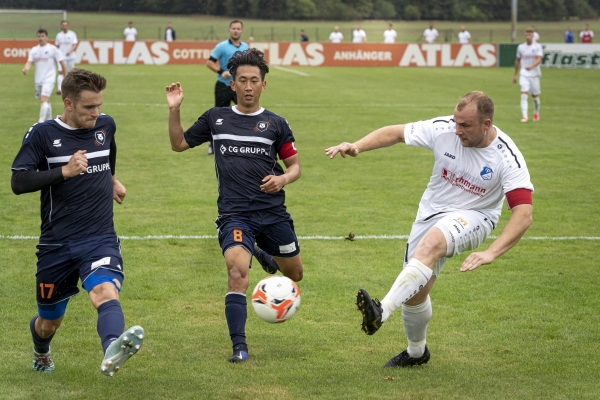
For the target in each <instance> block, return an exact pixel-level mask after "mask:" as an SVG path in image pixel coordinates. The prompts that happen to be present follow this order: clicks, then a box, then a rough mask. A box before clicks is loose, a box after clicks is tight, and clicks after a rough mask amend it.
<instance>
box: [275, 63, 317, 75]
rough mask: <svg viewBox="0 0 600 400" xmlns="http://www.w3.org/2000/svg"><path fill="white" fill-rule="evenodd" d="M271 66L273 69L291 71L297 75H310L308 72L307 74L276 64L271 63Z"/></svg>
mask: <svg viewBox="0 0 600 400" xmlns="http://www.w3.org/2000/svg"><path fill="white" fill-rule="evenodd" d="M271 68H275V69H278V70H280V71H285V72H292V73H294V74H298V75H302V76H310V75H309V74H307V73H305V72H300V71H296V70H295V69H289V68H283V67H280V66H278V65H273V66H271Z"/></svg>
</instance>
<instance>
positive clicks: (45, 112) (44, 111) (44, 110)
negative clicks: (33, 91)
mask: <svg viewBox="0 0 600 400" xmlns="http://www.w3.org/2000/svg"><path fill="white" fill-rule="evenodd" d="M48 107H50V103H48V102H47V101H44V102H42V103H41V104H40V119H39V120H38V122H44V121H45V120H46V115H48Z"/></svg>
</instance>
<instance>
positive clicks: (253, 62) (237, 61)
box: [227, 48, 269, 81]
mask: <svg viewBox="0 0 600 400" xmlns="http://www.w3.org/2000/svg"><path fill="white" fill-rule="evenodd" d="M242 65H250V66H253V67H258V68H259V69H260V76H261V78H262V80H263V81H264V80H265V75H266V74H267V73H268V72H269V66H268V65H267V62H266V61H265V54H264V53H263V52H262V51H260V50H258V49H256V48H252V49H248V50H244V51H236V52H235V53H233V56H232V57H231V58H230V59H229V62H228V63H227V69H228V70H229V73H230V74H231V76H232V77H233V79H234V80H235V75H236V73H237V69H238V67H239V66H242Z"/></svg>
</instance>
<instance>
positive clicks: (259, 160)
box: [184, 107, 294, 215]
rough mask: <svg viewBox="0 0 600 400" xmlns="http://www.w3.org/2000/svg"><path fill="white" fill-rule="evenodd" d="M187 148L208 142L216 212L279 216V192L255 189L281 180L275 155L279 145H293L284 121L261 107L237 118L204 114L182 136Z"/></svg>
mask: <svg viewBox="0 0 600 400" xmlns="http://www.w3.org/2000/svg"><path fill="white" fill-rule="evenodd" d="M184 139H185V141H186V142H187V144H188V145H189V146H190V147H195V146H198V145H200V144H202V143H205V142H210V141H212V142H213V148H214V152H215V166H216V172H217V180H218V182H219V199H218V201H217V204H218V207H219V213H220V214H221V215H222V214H229V213H236V212H244V211H257V210H266V209H272V210H273V211H274V212H277V210H281V212H283V213H285V206H284V202H285V193H284V191H283V189H282V190H281V191H279V192H278V193H273V194H269V193H265V192H263V191H262V190H260V186H261V185H262V184H263V182H262V180H263V178H264V177H265V176H267V175H282V174H283V173H284V171H283V168H282V167H281V165H279V163H278V162H277V154H278V153H279V152H280V151H281V148H282V146H283V145H284V144H285V143H289V142H294V136H293V134H292V130H291V129H290V126H289V125H288V123H287V121H286V120H285V118H283V117H280V116H279V115H277V114H275V113H273V112H271V111H268V110H265V109H264V108H261V109H260V110H259V111H257V112H255V113H253V114H242V113H240V112H239V111H238V110H237V109H236V108H235V107H215V108H211V109H210V110H208V111H206V112H205V113H204V114H202V116H201V117H200V118H198V120H197V121H196V122H195V123H194V124H193V125H192V126H191V127H190V128H189V129H188V130H187V131H186V132H185V133H184Z"/></svg>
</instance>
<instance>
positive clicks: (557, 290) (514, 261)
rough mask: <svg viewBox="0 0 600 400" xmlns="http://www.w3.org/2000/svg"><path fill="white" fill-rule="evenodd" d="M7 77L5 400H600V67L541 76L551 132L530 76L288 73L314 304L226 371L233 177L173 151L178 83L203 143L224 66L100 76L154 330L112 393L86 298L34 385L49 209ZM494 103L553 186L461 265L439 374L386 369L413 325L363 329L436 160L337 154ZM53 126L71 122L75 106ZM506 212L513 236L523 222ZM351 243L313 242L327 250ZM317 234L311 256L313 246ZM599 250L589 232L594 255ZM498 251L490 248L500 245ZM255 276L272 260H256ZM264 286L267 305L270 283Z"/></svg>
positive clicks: (279, 106) (443, 290)
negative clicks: (530, 219)
mask: <svg viewBox="0 0 600 400" xmlns="http://www.w3.org/2000/svg"><path fill="white" fill-rule="evenodd" d="M21 68H22V66H21V65H0V84H1V85H2V87H3V88H5V89H4V91H3V94H2V96H1V97H0V109H1V110H2V124H1V125H0V135H1V137H2V138H3V140H2V142H1V143H0V163H1V165H2V166H3V168H1V169H0V181H2V182H4V184H3V185H0V235H2V237H1V238H0V253H1V254H2V257H1V260H2V261H1V262H0V282H2V290H0V320H1V321H2V324H0V338H1V339H2V346H0V360H2V362H1V363H0V387H1V388H2V389H1V390H0V398H2V399H49V398H56V399H116V398H128V399H148V400H149V399H308V398H314V399H358V398H368V399H409V398H418V399H448V398H456V399H481V398H486V399H507V398H522V399H547V398H552V399H574V398H577V399H596V398H598V397H599V396H600V389H598V382H599V381H600V365H599V358H598V353H599V352H600V344H599V339H600V328H599V327H600V317H599V313H598V310H599V309H600V298H599V296H598V282H600V272H599V270H598V264H599V257H598V248H599V246H598V243H599V237H600V228H599V226H600V212H599V211H600V210H599V202H598V199H599V198H600V174H599V173H598V171H599V169H600V162H599V161H598V156H597V154H598V150H599V149H600V135H599V134H598V132H597V131H598V129H597V127H596V125H595V121H597V119H598V116H597V114H598V109H599V107H600V102H599V100H598V98H597V93H598V92H599V91H600V79H598V71H595V70H565V69H564V70H544V77H543V79H542V88H543V94H542V97H541V98H542V112H541V116H542V120H541V121H540V122H539V123H527V124H522V123H520V122H519V119H520V109H519V89H518V87H517V86H516V85H512V84H511V78H512V69H501V68H490V69H468V68H465V69H452V68H447V69H417V68H409V69H399V68H290V69H295V70H300V71H302V72H304V73H306V74H309V76H300V75H297V74H293V73H290V72H288V71H284V70H280V69H273V70H272V72H271V73H270V74H269V75H268V76H267V82H268V84H267V89H266V91H265V92H264V94H263V97H262V99H261V104H262V105H263V106H265V107H266V108H269V109H270V110H272V111H274V112H276V113H278V114H280V115H283V116H284V117H286V118H287V119H288V121H289V122H290V124H291V127H292V129H293V131H294V134H295V137H296V146H297V148H298V149H299V152H300V158H301V162H302V168H303V176H302V178H301V179H300V180H299V181H298V182H296V183H294V184H293V185H290V186H289V187H287V188H286V192H287V205H288V208H289V211H290V213H291V214H292V216H293V217H294V220H295V225H296V232H297V234H298V235H299V236H300V237H301V240H300V244H301V246H302V257H303V260H304V264H305V279H304V280H303V281H302V282H300V283H299V286H300V289H301V291H302V306H301V308H300V310H299V311H298V313H297V314H296V315H295V316H294V318H293V319H292V320H290V321H288V322H286V323H285V324H277V325H269V324H266V323H264V322H262V321H261V320H260V319H259V318H258V317H257V316H256V315H255V314H254V312H253V311H252V310H251V309H249V314H248V315H249V318H248V324H247V337H248V344H249V347H250V355H251V357H252V358H251V359H250V360H249V361H248V362H246V363H244V364H243V365H232V364H229V363H227V362H226V359H227V357H229V355H230V341H229V336H228V332H227V326H226V323H225V318H224V312H223V309H224V305H223V302H224V295H225V292H226V290H227V287H226V270H225V266H224V262H223V258H222V256H221V254H220V248H219V246H218V242H217V240H216V239H177V238H173V239H145V240H143V239H142V240H136V239H134V238H131V237H132V236H145V235H153V236H159V235H215V229H214V219H215V218H216V216H217V208H216V198H217V189H216V179H215V173H214V164H213V159H212V157H211V156H208V155H207V154H206V147H205V146H202V147H200V148H198V149H194V150H190V151H187V152H184V153H174V152H172V151H171V150H170V145H169V139H168V134H167V114H168V110H167V107H166V105H165V99H164V86H165V85H166V84H169V83H171V82H174V81H181V82H182V85H183V88H184V90H185V94H186V98H185V101H184V105H183V110H182V119H183V124H184V126H185V127H187V126H189V125H191V124H192V123H193V121H194V120H195V119H196V118H197V117H198V116H199V115H200V114H201V113H202V112H203V111H204V110H205V109H207V108H209V107H210V106H211V105H212V101H213V95H212V89H213V86H214V74H212V73H210V72H209V71H208V69H207V68H206V67H205V66H202V65H200V66H197V67H194V66H156V67H155V66H93V67H92V69H93V70H94V71H96V72H99V73H101V74H103V75H104V76H106V77H107V79H108V87H107V89H106V91H105V103H104V106H103V109H102V111H103V112H105V113H107V114H110V115H111V116H113V117H114V119H115V120H116V122H117V143H118V146H119V157H118V162H117V170H116V173H117V176H118V178H119V179H120V180H121V182H123V184H124V185H125V186H126V187H127V189H128V194H127V198H126V199H125V203H124V204H123V205H122V206H115V223H116V228H117V232H118V233H119V234H120V235H121V236H123V237H125V238H124V239H123V241H122V243H123V256H124V261H125V271H126V274H127V278H126V280H125V282H124V290H123V292H122V295H121V300H122V304H123V308H124V311H125V316H126V324H127V325H133V324H140V325H142V326H144V328H145V329H146V332H147V336H146V342H145V344H144V347H143V348H142V350H141V351H140V353H139V354H138V355H136V356H135V357H134V358H133V359H132V360H130V361H129V362H128V363H127V364H126V365H125V367H124V368H123V370H122V371H121V372H119V373H118V374H117V375H116V376H115V377H113V378H106V377H104V376H103V375H101V373H100V371H99V366H100V362H101V359H102V354H101V347H100V343H99V339H98V337H97V334H96V327H95V325H96V311H95V310H94V309H93V307H92V306H91V304H90V303H89V300H88V298H87V295H86V294H81V295H79V296H77V297H75V298H74V299H73V300H72V301H71V303H70V305H69V309H68V311H67V315H66V318H65V321H64V323H63V326H62V327H61V328H60V330H59V332H58V334H57V335H56V337H55V339H54V340H53V342H52V350H53V352H54V361H55V364H56V370H55V371H54V372H53V373H52V374H39V373H36V372H34V371H32V369H31V347H32V346H31V339H30V334H29V330H28V322H29V320H30V318H31V317H32V316H33V315H34V314H35V312H36V305H35V295H34V290H35V277H34V274H35V261H36V259H35V245H36V243H37V242H36V240H35V239H11V238H9V236H13V235H23V236H33V237H35V236H37V235H38V234H39V194H37V193H36V194H26V195H21V196H15V195H14V194H12V192H11V189H10V184H9V182H10V174H11V172H10V165H11V163H12V161H13V159H14V156H15V154H16V153H17V151H18V149H19V147H20V143H21V139H22V137H23V135H24V133H25V132H26V131H27V129H28V128H29V126H30V125H31V124H32V123H33V122H35V121H36V120H37V116H38V111H39V103H38V101H37V100H36V99H35V98H34V96H33V78H32V77H31V76H27V77H24V76H23V75H22V74H21ZM474 89H479V90H484V91H486V92H487V93H488V94H489V95H490V96H491V97H492V99H493V100H494V101H495V103H496V117H495V124H496V125H498V126H499V127H500V128H501V129H502V130H503V131H505V132H506V133H508V134H509V135H510V136H511V137H512V138H513V139H514V141H515V142H516V143H517V144H518V146H519V148H520V150H521V151H522V153H523V154H524V156H525V158H526V160H527V162H528V167H529V170H530V173H531V178H532V181H533V183H534V185H535V194H534V223H533V225H532V226H531V228H530V229H529V231H528V232H527V234H526V236H525V237H524V239H523V240H522V241H521V242H520V243H519V244H518V245H517V246H516V247H515V248H514V249H512V250H511V251H510V252H509V253H507V254H505V255H504V256H502V257H500V258H499V259H497V260H496V261H495V262H494V263H493V264H492V265H489V266H483V267H481V268H479V269H477V270H476V271H474V272H471V273H460V272H459V271H458V268H459V266H460V264H461V262H462V260H463V259H464V258H465V257H466V256H467V254H463V255H461V256H457V257H455V258H454V259H452V260H450V262H448V264H447V265H446V267H445V269H444V271H443V273H442V274H441V276H440V278H439V279H438V283H437V284H436V287H435V288H434V290H433V292H432V295H431V297H432V302H433V309H434V311H433V319H432V321H431V323H430V325H429V335H428V346H429V348H430V350H431V353H432V358H431V361H430V362H429V363H428V364H427V365H425V366H422V367H418V368H413V369H410V370H392V371H390V370H384V369H383V368H382V367H383V364H384V363H385V362H386V361H387V360H388V359H389V358H390V357H392V356H393V355H395V354H397V353H398V352H400V351H401V350H403V349H404V348H405V346H406V339H405V336H404V329H403V326H402V319H401V315H400V313H399V312H396V314H395V315H394V316H392V318H391V319H390V320H389V321H388V322H386V324H385V325H384V326H383V328H382V329H381V330H380V331H379V332H378V333H377V334H376V335H374V336H366V335H365V334H364V333H363V332H361V331H360V320H361V318H360V314H359V313H358V312H357V311H356V307H355V305H354V296H355V293H356V291H357V289H358V288H359V287H366V288H368V289H369V291H370V292H371V293H372V294H373V295H374V296H377V297H379V298H382V297H383V296H384V295H385V294H386V293H387V290H388V289H389V287H390V286H391V285H392V283H393V281H394V280H395V278H396V276H397V275H398V273H399V271H400V268H401V264H402V255H403V250H404V247H405V240H403V239H382V238H379V239H358V240H355V241H353V242H350V241H344V240H343V236H345V235H347V234H348V233H349V232H353V233H354V234H356V235H377V236H381V235H407V234H408V233H409V231H410V226H411V223H412V221H413V220H414V217H415V214H416V211H417V205H418V202H419V199H420V196H421V194H422V192H423V190H424V189H425V186H426V184H427V182H428V179H429V175H430V171H431V167H432V165H433V159H432V156H431V154H430V153H429V152H427V151H426V150H422V149H416V148H408V147H405V146H404V145H397V146H395V147H392V148H388V149H383V150H378V151H375V152H370V153H365V154H362V155H360V156H359V157H358V158H356V159H335V160H329V159H328V158H327V157H325V155H324V149H325V148H326V147H328V146H331V145H334V144H337V143H339V142H340V141H343V140H347V141H353V140H356V139H358V138H360V137H362V136H363V135H365V134H366V133H368V132H370V131H371V130H373V129H375V128H378V127H380V126H383V125H388V124H396V123H403V122H410V121H415V120H419V119H427V118H432V117H436V116H440V115H448V114H451V113H452V111H453V107H454V104H455V103H456V101H457V100H458V98H459V97H460V96H462V95H463V94H464V93H466V92H468V91H470V90H474ZM51 101H52V105H53V110H54V113H55V114H58V113H60V112H61V110H62V106H61V102H60V101H59V99H58V97H57V96H52V98H51ZM509 213H510V212H509V211H505V213H504V215H503V217H502V222H501V224H500V226H499V227H498V228H497V229H496V231H495V232H494V234H495V235H498V234H499V233H500V231H501V229H502V227H503V226H504V223H505V222H506V221H507V219H508V215H509ZM313 235H322V236H333V237H337V239H332V240H322V239H307V238H306V237H308V236H313ZM303 237H304V239H302V238H303ZM584 237H588V238H587V239H586V238H584ZM490 243H491V239H490V240H488V241H487V242H486V243H485V244H484V245H483V246H482V248H486V247H487V246H489V244H490ZM255 265H256V266H257V264H256V263H255ZM256 266H255V268H254V269H253V270H252V271H251V276H250V279H251V282H250V286H251V288H253V287H254V285H255V284H256V283H257V282H258V281H259V280H260V279H261V278H263V277H264V276H265V273H264V272H263V271H262V270H261V269H260V267H258V269H257V268H256Z"/></svg>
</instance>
